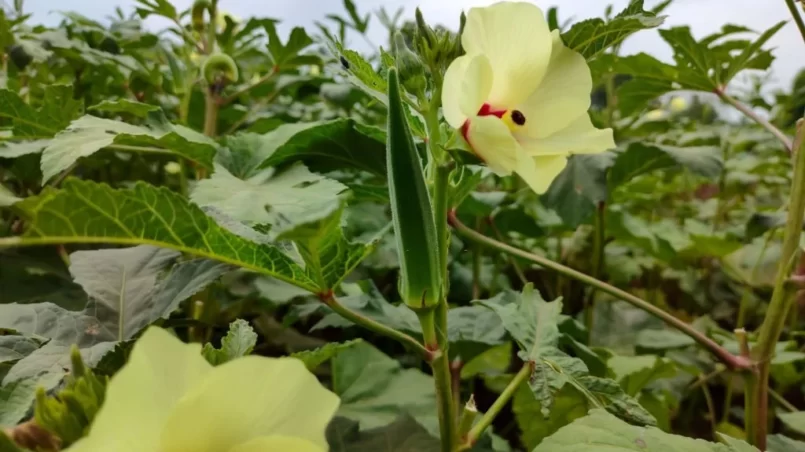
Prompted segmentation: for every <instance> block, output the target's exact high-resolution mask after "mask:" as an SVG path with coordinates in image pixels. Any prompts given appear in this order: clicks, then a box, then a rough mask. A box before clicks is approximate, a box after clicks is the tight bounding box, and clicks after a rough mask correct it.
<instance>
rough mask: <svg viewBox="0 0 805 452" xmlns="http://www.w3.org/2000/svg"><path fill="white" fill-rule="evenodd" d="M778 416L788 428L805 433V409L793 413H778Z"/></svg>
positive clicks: (801, 433)
mask: <svg viewBox="0 0 805 452" xmlns="http://www.w3.org/2000/svg"><path fill="white" fill-rule="evenodd" d="M777 417H779V418H780V420H781V421H783V424H784V425H785V426H786V428H788V430H790V431H793V432H796V433H798V434H800V435H805V411H795V412H793V413H778V414H777Z"/></svg>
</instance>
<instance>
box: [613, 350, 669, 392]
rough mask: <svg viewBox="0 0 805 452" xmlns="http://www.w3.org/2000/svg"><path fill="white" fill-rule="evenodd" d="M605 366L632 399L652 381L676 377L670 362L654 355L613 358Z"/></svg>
mask: <svg viewBox="0 0 805 452" xmlns="http://www.w3.org/2000/svg"><path fill="white" fill-rule="evenodd" d="M607 364H608V365H609V368H610V369H612V373H614V374H615V375H614V377H615V380H617V381H618V382H620V385H621V387H622V388H623V390H624V391H626V394H628V395H630V396H633V397H634V396H636V395H637V394H638V393H639V392H640V390H641V389H643V388H644V387H646V386H647V385H648V384H649V383H651V382H652V381H654V380H659V379H661V378H669V377H673V376H674V375H676V366H675V365H674V363H673V362H672V361H671V360H669V359H666V358H661V357H659V356H655V355H641V356H613V357H612V358H610V359H609V361H607Z"/></svg>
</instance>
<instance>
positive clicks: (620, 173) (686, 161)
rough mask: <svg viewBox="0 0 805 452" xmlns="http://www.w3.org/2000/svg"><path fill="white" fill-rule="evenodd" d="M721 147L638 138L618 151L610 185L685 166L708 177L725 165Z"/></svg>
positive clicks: (718, 171) (714, 175)
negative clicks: (676, 143) (664, 142)
mask: <svg viewBox="0 0 805 452" xmlns="http://www.w3.org/2000/svg"><path fill="white" fill-rule="evenodd" d="M723 165H724V164H723V162H722V161H721V150H720V149H718V148H716V147H711V146H701V147H676V146H666V145H661V144H650V143H645V142H636V143H632V144H630V145H629V147H628V148H626V150H625V151H623V152H620V153H618V154H617V157H616V158H615V162H614V163H613V165H612V168H610V171H609V187H610V189H614V188H615V187H618V186H620V185H622V184H624V183H627V182H629V181H631V180H632V179H634V178H635V177H637V176H640V175H643V174H646V173H649V172H651V171H656V170H661V169H670V168H675V167H680V166H681V167H684V168H687V169H688V170H690V171H691V172H693V173H696V174H699V175H701V176H704V177H708V178H715V177H717V176H718V175H719V174H720V173H721V170H722V168H723Z"/></svg>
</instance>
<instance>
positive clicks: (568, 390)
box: [512, 385, 588, 450]
mask: <svg viewBox="0 0 805 452" xmlns="http://www.w3.org/2000/svg"><path fill="white" fill-rule="evenodd" d="M587 409H588V408H587V400H586V399H585V398H584V395H582V394H581V393H580V392H579V391H578V390H577V389H576V388H574V387H573V386H570V385H566V386H563V387H562V389H560V390H559V391H557V392H556V394H555V396H554V400H553V403H552V405H551V412H550V415H549V416H548V417H547V418H545V417H543V414H542V413H543V412H542V405H541V404H540V403H539V401H538V400H537V399H535V398H534V394H532V393H531V391H530V389H529V388H528V387H526V386H521V387H520V388H518V389H517V392H515V393H514V401H513V402H512V411H513V412H514V418H515V420H516V421H517V425H518V426H519V427H520V430H521V431H522V436H521V439H522V441H523V443H524V445H525V447H526V450H532V449H534V448H535V447H537V445H538V444H539V443H540V442H541V441H542V440H543V439H545V438H547V437H548V436H550V435H552V434H554V433H556V431H557V430H559V429H560V428H562V427H564V426H565V425H567V424H569V423H571V422H573V421H574V420H576V419H578V418H580V417H583V416H585V415H586V414H587Z"/></svg>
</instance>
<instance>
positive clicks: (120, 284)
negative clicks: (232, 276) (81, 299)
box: [70, 245, 232, 341]
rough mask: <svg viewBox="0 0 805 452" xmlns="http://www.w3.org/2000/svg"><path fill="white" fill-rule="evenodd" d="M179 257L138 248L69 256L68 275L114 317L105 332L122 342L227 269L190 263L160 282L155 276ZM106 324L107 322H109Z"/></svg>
mask: <svg viewBox="0 0 805 452" xmlns="http://www.w3.org/2000/svg"><path fill="white" fill-rule="evenodd" d="M180 256H181V253H179V252H176V251H173V250H169V249H165V248H157V247H155V246H150V245H140V246H136V247H133V248H119V249H108V250H96V251H76V252H74V253H72V254H71V255H70V273H71V274H72V275H73V278H74V279H75V282H76V283H78V284H80V285H81V287H82V288H83V289H84V291H85V292H86V293H87V295H89V297H90V300H91V302H94V303H96V304H97V305H98V307H100V306H103V308H105V310H106V311H107V312H104V313H102V314H101V313H100V311H98V312H99V315H103V316H109V317H114V318H115V320H116V325H114V326H113V327H111V328H108V330H109V333H111V334H113V335H114V336H116V337H117V340H118V341H123V340H126V339H130V338H132V337H134V335H136V334H137V333H139V332H140V331H142V330H143V329H144V328H145V327H146V326H148V325H150V324H151V323H153V322H154V321H156V320H158V319H160V318H166V317H167V316H168V315H170V313H172V312H173V311H175V310H176V308H178V306H179V303H180V302H182V301H183V300H186V299H187V298H189V297H191V296H192V295H194V294H196V293H197V292H199V291H200V290H201V289H203V288H204V287H206V286H207V285H208V284H210V283H211V282H213V281H214V280H216V279H218V277H220V276H221V275H222V274H224V273H226V272H227V271H229V270H231V269H232V267H230V266H228V265H226V264H221V263H219V262H216V261H211V260H206V259H196V260H191V261H184V262H181V263H179V264H177V265H175V266H174V267H173V268H172V269H171V270H170V272H169V273H168V274H167V275H165V276H164V277H163V278H160V274H161V273H162V272H163V270H164V269H165V268H166V267H168V266H169V265H170V264H171V263H172V262H174V261H175V260H176V259H178V258H179V257H180ZM109 320H111V319H109Z"/></svg>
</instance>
